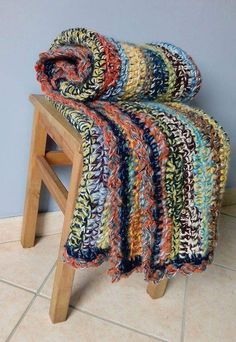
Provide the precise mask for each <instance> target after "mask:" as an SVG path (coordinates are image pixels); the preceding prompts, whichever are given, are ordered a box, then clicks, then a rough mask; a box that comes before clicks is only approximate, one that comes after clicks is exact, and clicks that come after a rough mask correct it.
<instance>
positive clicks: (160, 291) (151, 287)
mask: <svg viewBox="0 0 236 342" xmlns="http://www.w3.org/2000/svg"><path fill="white" fill-rule="evenodd" d="M167 283H168V279H167V278H164V279H162V280H161V281H160V282H159V283H158V284H157V285H155V284H154V283H153V282H149V284H148V286H147V293H148V294H149V296H150V297H151V298H152V299H157V298H161V297H163V296H164V294H165V291H166V287H167Z"/></svg>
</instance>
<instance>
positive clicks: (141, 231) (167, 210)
mask: <svg viewBox="0 0 236 342" xmlns="http://www.w3.org/2000/svg"><path fill="white" fill-rule="evenodd" d="M36 70H37V78H38V80H39V81H40V82H41V85H42V90H43V91H44V92H45V94H46V95H47V96H48V99H49V100H50V101H51V102H52V103H53V104H54V105H55V107H56V108H57V109H58V110H59V111H60V112H61V113H62V115H64V117H65V118H66V119H67V120H68V121H69V122H70V123H71V124H72V125H73V126H74V128H75V129H76V130H77V131H78V132H79V133H80V134H81V136H82V138H83V162H84V163H83V175H82V181H81V185H80V189H79V194H78V199H77V203H76V208H75V212H74V217H73V220H72V223H71V229H70V233H69V236H68V239H67V242H66V245H65V250H64V258H65V260H66V261H67V262H68V263H70V264H72V265H73V266H74V267H89V266H93V265H100V264H101V263H102V262H103V261H104V260H107V259H108V260H109V261H110V270H109V273H110V274H111V275H112V279H113V280H119V279H120V278H121V277H122V276H127V275H129V274H131V273H132V272H133V271H143V272H144V275H145V279H146V280H153V281H155V282H158V281H159V280H160V279H162V278H163V277H164V276H167V277H171V276H172V275H174V274H175V273H176V272H177V271H180V272H181V273H184V274H188V273H192V272H195V271H196V272H197V271H201V270H204V269H205V268H206V265H207V263H209V262H211V261H212V257H213V253H214V248H215V246H216V240H217V217H218V214H219V209H220V204H221V199H222V195H223V192H224V186H225V181H226V176H227V170H228V159H229V151H230V148H229V141H228V138H227V136H226V134H225V132H224V130H223V129H222V127H221V126H219V125H218V124H217V123H216V121H215V120H214V119H212V118H211V117H209V116H208V115H207V114H206V113H204V112H203V111H201V110H198V109H193V108H191V107H189V106H188V105H185V104H182V103H179V102H169V101H174V100H175V101H176V100H178V101H185V100H189V99H190V98H192V97H193V96H194V95H195V94H196V92H197V91H198V89H199V87H200V73H199V71H198V69H197V67H196V66H195V64H194V63H193V61H192V59H191V58H190V57H189V56H188V55H187V54H186V53H185V52H183V51H182V50H181V49H179V48H177V47H174V46H173V45H170V44H167V43H158V44H155V45H153V44H148V45H144V46H142V47H140V46H136V45H134V44H127V43H119V42H117V41H114V40H113V39H108V38H105V37H103V36H101V35H99V34H97V33H95V32H91V31H87V30H85V29H71V30H67V31H65V32H62V34H61V35H59V36H58V37H57V38H56V39H55V41H54V42H53V44H52V47H51V49H50V50H49V51H48V52H46V53H42V54H41V55H40V59H39V61H38V62H37V64H36ZM131 99H132V101H133V102H131V101H130V100H131ZM144 99H145V100H146V101H145V102H141V100H144ZM156 99H158V100H162V101H165V103H157V102H153V100H156ZM107 100H109V101H107ZM150 100H152V101H150ZM82 101H83V102H82Z"/></svg>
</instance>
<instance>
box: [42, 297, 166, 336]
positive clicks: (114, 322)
mask: <svg viewBox="0 0 236 342" xmlns="http://www.w3.org/2000/svg"><path fill="white" fill-rule="evenodd" d="M37 296H38V297H41V298H44V299H46V300H49V301H50V300H51V298H50V297H48V296H46V295H44V294H42V293H39V294H38V295H37ZM70 308H72V309H73V310H76V311H78V312H81V313H82V314H84V315H87V316H91V317H94V318H96V319H98V320H101V321H104V322H107V323H110V324H113V325H116V326H119V327H121V328H124V329H128V330H131V331H133V332H136V333H138V334H140V335H144V336H146V337H151V338H154V339H156V340H157V341H158V342H168V340H163V338H160V337H157V336H155V335H151V334H148V333H145V332H143V331H140V330H137V329H135V328H131V327H129V326H127V325H124V324H121V323H118V322H116V321H112V320H109V319H107V318H104V317H101V316H97V315H95V314H93V313H92V312H89V311H86V310H83V309H78V308H76V307H75V306H74V305H71V304H70Z"/></svg>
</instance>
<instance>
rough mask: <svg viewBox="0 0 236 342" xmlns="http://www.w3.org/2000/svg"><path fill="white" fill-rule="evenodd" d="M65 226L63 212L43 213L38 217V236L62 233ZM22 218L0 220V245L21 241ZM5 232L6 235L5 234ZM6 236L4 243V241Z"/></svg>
mask: <svg viewBox="0 0 236 342" xmlns="http://www.w3.org/2000/svg"><path fill="white" fill-rule="evenodd" d="M62 224H63V214H62V212H61V211H55V212H48V213H42V214H39V216H38V222H37V236H45V235H52V234H56V233H60V232H61V230H62ZM21 227H22V216H16V217H9V218H4V219H0V243H1V242H7V241H9V242H10V241H16V240H20V235H21ZM3 232H4V233H3ZM3 236H4V241H2V239H3Z"/></svg>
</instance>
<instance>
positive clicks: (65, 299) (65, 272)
mask: <svg viewBox="0 0 236 342" xmlns="http://www.w3.org/2000/svg"><path fill="white" fill-rule="evenodd" d="M82 163H83V159H82V155H81V154H79V155H77V156H75V158H74V161H73V164H72V165H73V166H72V171H71V180H70V188H69V192H68V198H67V202H66V210H65V217H64V224H63V230H62V237H61V243H60V250H59V256H58V261H57V266H56V274H55V278H54V284H53V291H52V298H51V303H50V311H49V314H50V317H51V320H52V322H53V323H59V322H63V321H65V320H66V318H67V313H68V308H69V303H70V296H71V290H72V285H73V280H74V272H75V270H74V269H73V268H72V267H71V266H70V265H68V264H66V263H64V262H63V261H62V253H63V247H64V244H65V242H66V240H67V236H68V233H69V229H70V223H71V219H72V217H73V212H74V208H75V201H76V199H77V196H78V189H79V184H80V178H81V173H82Z"/></svg>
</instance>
